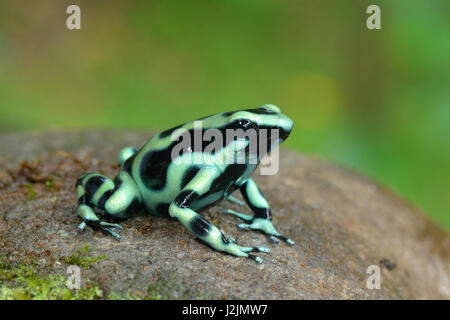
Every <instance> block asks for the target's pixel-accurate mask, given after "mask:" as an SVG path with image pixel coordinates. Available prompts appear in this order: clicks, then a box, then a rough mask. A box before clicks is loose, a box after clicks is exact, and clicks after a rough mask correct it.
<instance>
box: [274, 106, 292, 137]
mask: <svg viewBox="0 0 450 320" xmlns="http://www.w3.org/2000/svg"><path fill="white" fill-rule="evenodd" d="M293 127H294V121H292V119H291V118H289V117H288V116H286V115H284V114H282V113H280V115H279V120H278V129H279V130H280V139H281V140H282V141H284V140H286V139H287V138H288V137H289V135H290V133H291V131H292V128H293Z"/></svg>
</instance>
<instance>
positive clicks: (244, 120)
mask: <svg viewBox="0 0 450 320" xmlns="http://www.w3.org/2000/svg"><path fill="white" fill-rule="evenodd" d="M225 116H227V117H228V123H229V125H228V126H227V127H228V128H232V129H242V130H243V131H247V130H248V129H254V130H255V131H256V134H257V138H258V146H260V145H261V144H260V143H261V141H260V139H264V140H265V141H264V142H266V143H267V148H266V149H267V152H268V151H270V150H271V149H272V146H274V145H275V144H276V143H278V144H279V143H282V142H283V141H284V140H286V139H287V137H288V136H289V134H290V133H291V131H292V128H293V126H294V122H293V121H292V119H290V118H289V117H288V116H286V115H284V114H282V113H281V110H280V108H278V107H277V106H275V105H273V104H266V105H263V106H261V107H259V108H255V109H244V110H238V111H234V112H228V113H226V114H225ZM263 129H264V130H263ZM275 132H276V133H277V134H275ZM276 140H278V141H276ZM259 155H262V154H261V153H259Z"/></svg>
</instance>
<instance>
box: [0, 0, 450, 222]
mask: <svg viewBox="0 0 450 320" xmlns="http://www.w3.org/2000/svg"><path fill="white" fill-rule="evenodd" d="M69 4H78V5H79V6H80V7H81V20H82V22H81V27H82V29H81V30H79V31H77V30H74V31H69V30H67V29H66V18H67V14H66V12H65V11H66V8H67V6H68V5H69ZM370 4H377V5H379V6H380V7H381V20H382V29H381V30H373V31H372V30H368V29H367V28H366V19H367V17H368V15H367V14H366V8H367V7H368V6H369V5H370ZM265 103H274V104H277V105H278V106H280V107H281V109H282V110H283V111H284V112H285V113H286V114H288V115H290V116H291V117H292V118H293V119H294V120H295V123H296V125H295V130H294V131H293V133H292V135H291V137H290V138H289V139H288V140H287V141H286V145H287V146H289V147H291V148H295V149H298V150H302V151H303V152H306V153H312V154H316V155H318V156H321V157H324V158H328V159H332V160H333V161H335V162H338V163H341V164H343V165H346V166H348V167H351V168H354V169H356V170H358V171H360V172H363V173H365V174H367V175H369V176H371V177H373V178H375V179H376V180H377V181H379V182H380V183H382V184H384V185H387V186H388V187H390V188H391V189H393V190H395V191H396V192H397V193H398V194H400V195H402V196H403V197H404V198H406V199H408V200H409V201H410V202H412V203H414V204H415V205H416V206H418V207H421V208H423V209H424V210H425V211H426V212H428V213H429V214H430V216H431V217H432V218H433V219H434V220H435V221H437V222H438V223H439V224H441V225H442V226H443V227H444V228H447V230H450V212H449V209H450V194H449V190H450V148H449V146H450V134H449V131H450V130H449V129H450V1H448V0H442V1H439V0H429V1H419V0H417V1H413V0H396V1H387V0H386V1H380V0H371V1H366V0H352V1H348V0H336V1H314V0H309V1H299V0H295V1H294V0H290V1H287V0H277V1H274V0H223V1H211V0H209V1H185V0H184V1H182V0H180V1H162V0H160V1H78V0H72V1H63V0H41V1H12V0H2V1H1V2H0V134H5V132H10V131H25V130H60V129H74V128H93V127H95V128H97V127H126V128H138V129H142V128H145V129H149V128H152V129H153V128H155V129H158V128H161V129H163V128H167V127H170V126H173V125H176V124H179V123H182V122H185V121H187V120H192V119H195V118H198V117H201V116H204V115H207V114H212V113H216V112H219V111H225V110H228V109H236V108H239V107H242V106H245V107H254V106H255V107H256V106H259V105H262V104H265ZM1 152H7V150H1Z"/></svg>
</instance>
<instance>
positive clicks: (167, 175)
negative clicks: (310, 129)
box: [76, 105, 294, 263]
mask: <svg viewBox="0 0 450 320" xmlns="http://www.w3.org/2000/svg"><path fill="white" fill-rule="evenodd" d="M195 122H196V123H197V124H199V123H200V124H201V126H200V127H198V126H197V127H196V124H195ZM292 127H293V121H292V120H291V119H290V118H289V117H287V116H286V115H284V114H282V113H281V111H280V109H279V108H278V107H277V106H275V105H264V106H262V107H260V108H256V109H245V110H238V111H232V112H223V113H219V114H216V115H212V116H209V117H205V118H202V119H199V120H196V121H192V122H187V123H185V124H183V125H180V126H178V127H175V128H172V129H169V130H166V131H164V132H162V133H159V134H156V135H154V136H153V137H152V138H150V140H148V141H147V143H146V144H145V145H144V146H143V147H142V148H140V149H135V148H125V149H123V150H121V152H120V153H119V157H118V164H119V166H120V172H119V174H118V175H117V177H116V178H115V179H114V180H111V179H110V178H108V177H105V176H103V175H101V174H97V173H87V174H84V175H82V176H81V177H80V178H79V179H78V180H77V182H76V192H77V200H78V208H77V214H78V216H79V217H80V218H81V219H83V222H82V223H81V224H80V225H79V226H78V229H79V230H84V229H85V228H86V226H90V227H93V228H94V229H98V228H100V229H102V230H103V231H105V232H107V233H109V234H111V235H112V236H113V237H115V238H116V239H120V236H119V235H118V234H117V233H116V231H117V230H118V229H122V228H121V226H120V225H118V224H115V223H109V222H106V221H102V220H101V219H100V218H99V217H98V216H97V214H96V212H97V213H99V214H101V215H103V216H108V217H109V218H113V220H114V219H118V220H120V219H126V218H130V217H132V216H135V215H137V214H140V213H143V212H149V213H151V214H153V215H157V216H168V217H172V218H176V219H178V221H179V222H181V224H183V225H184V226H185V227H186V228H187V229H189V231H191V232H192V233H193V234H194V235H196V236H197V237H198V238H199V239H200V240H202V241H203V242H206V243H207V244H208V245H209V246H211V247H212V248H214V249H216V250H219V251H223V252H226V253H229V254H232V255H235V256H241V257H248V258H251V259H253V260H255V261H256V262H258V263H261V262H262V261H263V260H262V258H261V257H259V256H255V255H253V254H250V252H264V253H269V252H270V250H269V249H268V248H266V247H263V246H260V247H246V246H240V245H238V244H237V243H235V240H234V239H231V238H230V239H227V238H226V237H225V236H224V235H223V233H222V232H221V231H220V230H219V229H218V228H217V227H216V226H215V225H213V224H212V223H211V222H209V221H207V220H206V219H205V218H203V217H202V216H201V215H199V214H198V211H199V210H201V209H203V208H205V207H209V206H211V205H213V204H215V203H217V202H219V201H222V200H224V199H228V200H230V201H234V202H239V200H238V199H236V198H234V197H232V196H231V194H232V192H234V191H235V190H237V189H239V190H240V191H241V193H242V195H243V197H244V199H245V201H246V203H247V204H248V206H249V207H250V208H251V210H252V211H253V213H254V215H253V216H251V215H247V214H243V213H240V212H236V211H233V210H226V211H225V213H229V214H232V215H235V216H237V217H238V218H240V219H242V220H243V221H244V222H245V223H241V224H238V225H237V226H238V227H239V228H241V229H246V230H259V231H261V232H263V233H265V234H267V235H268V236H269V238H270V240H272V241H273V242H278V239H281V240H283V241H285V242H286V243H288V244H289V245H293V244H294V242H293V241H292V240H291V239H289V238H287V237H285V236H283V235H281V234H280V233H279V232H278V231H277V230H276V229H275V227H274V226H273V224H272V213H271V210H270V208H269V205H268V203H267V201H266V199H265V198H264V196H263V195H262V193H261V191H260V190H259V188H258V186H257V185H256V184H255V182H254V181H253V179H252V178H251V177H250V176H251V174H252V173H253V172H254V171H255V169H256V167H257V165H258V164H259V162H260V159H261V157H262V156H264V154H262V153H261V148H259V150H258V152H257V153H255V152H254V149H253V151H252V149H251V148H248V141H249V140H248V139H238V138H237V139H234V140H232V141H230V142H229V143H223V145H222V147H221V148H220V150H217V149H215V150H214V152H209V153H208V154H207V153H206V152H205V150H206V149H205V146H206V145H207V144H206V143H204V141H203V142H202V143H201V144H200V148H199V147H198V146H197V145H195V141H193V142H192V145H188V148H185V149H184V152H183V153H180V154H179V155H178V157H175V158H174V155H173V154H174V152H173V151H174V148H175V147H176V146H177V145H178V144H179V143H180V142H179V141H177V140H174V138H173V134H174V132H175V131H177V130H178V129H180V130H184V132H188V133H189V134H191V136H192V135H193V136H195V134H197V133H201V134H204V133H205V132H206V131H207V130H208V129H216V130H217V131H219V132H221V133H223V135H224V136H225V135H226V131H227V130H228V129H232V130H238V129H242V131H246V130H248V129H253V130H254V132H256V137H257V140H258V143H260V142H261V141H260V140H261V139H265V141H263V142H267V144H266V145H267V146H268V147H267V152H268V151H270V149H271V147H272V145H274V144H273V141H272V138H271V134H270V132H274V129H275V131H276V132H277V135H276V139H277V140H278V141H277V142H278V143H280V142H282V141H284V140H285V139H286V138H287V137H288V136H289V134H290V132H291V130H292ZM262 129H265V131H266V132H268V134H264V135H263V134H260V132H262ZM180 130H178V131H180ZM196 130H198V131H200V132H196ZM204 140H206V139H204ZM242 141H246V143H247V144H245V143H244V145H242V144H240V147H239V143H242ZM258 145H259V144H258ZM178 146H179V145H178ZM239 153H240V155H241V156H242V155H243V157H244V160H243V161H240V162H239V161H214V159H215V160H217V159H219V158H223V157H225V156H229V155H230V154H231V157H232V158H233V157H234V158H233V159H235V158H236V155H237V154H239ZM194 155H197V156H198V155H201V156H203V157H200V158H198V157H197V158H196V161H191V160H190V159H192V158H193V156H194ZM181 157H183V158H184V160H186V159H188V160H187V161H179V160H181ZM252 157H253V158H252ZM255 157H256V161H255ZM211 159H213V161H211ZM241 159H242V158H241ZM250 159H253V161H250ZM176 160H178V161H176ZM242 204H243V203H241V205H242ZM112 222H117V221H112Z"/></svg>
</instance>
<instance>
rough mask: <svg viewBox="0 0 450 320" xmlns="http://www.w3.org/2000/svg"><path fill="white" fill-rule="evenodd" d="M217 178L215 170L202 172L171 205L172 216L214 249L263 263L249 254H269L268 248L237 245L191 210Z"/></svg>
mask: <svg viewBox="0 0 450 320" xmlns="http://www.w3.org/2000/svg"><path fill="white" fill-rule="evenodd" d="M217 176H218V173H217V171H216V170H215V169H212V168H205V169H202V170H200V171H199V172H198V173H197V174H196V175H195V176H194V178H193V179H192V180H191V181H190V182H189V183H188V184H187V185H186V186H185V187H184V188H183V190H182V191H181V192H180V193H179V194H178V195H177V196H176V198H175V200H174V201H173V202H172V203H171V205H170V207H169V214H170V216H171V217H173V218H177V219H178V220H179V221H180V222H181V223H182V224H183V225H184V226H185V227H186V228H187V229H188V230H189V231H191V232H192V233H193V234H195V235H196V236H197V237H198V238H200V239H201V240H202V241H204V242H206V243H207V244H208V245H210V246H211V247H212V248H214V249H216V250H219V251H223V252H227V253H229V254H232V255H235V256H240V257H247V258H251V259H253V260H255V261H256V262H258V263H261V262H262V261H263V259H262V258H261V257H258V256H255V255H252V254H249V252H265V253H269V252H270V250H269V249H268V248H266V247H242V246H239V245H237V244H236V243H235V241H234V239H227V238H225V236H224V235H223V233H222V232H221V231H220V230H219V228H217V227H216V226H215V225H213V224H212V223H211V222H209V221H207V220H206V219H205V218H203V217H202V216H200V215H199V214H198V213H196V212H195V211H194V210H192V209H191V208H190V206H191V204H192V203H193V202H194V201H195V200H196V199H198V197H200V196H201V195H203V194H205V193H206V192H207V191H208V190H209V189H210V187H211V184H212V182H213V181H214V179H215V178H216V177H217Z"/></svg>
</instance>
